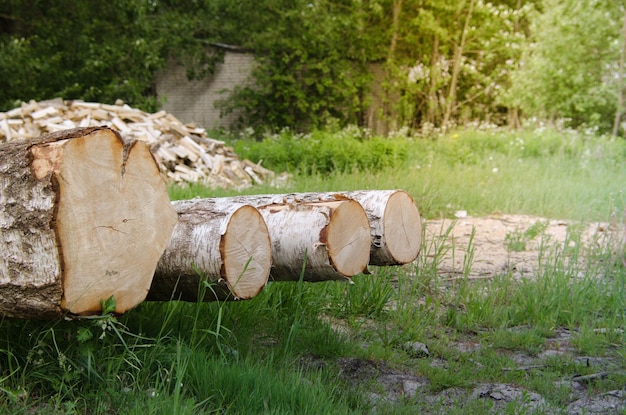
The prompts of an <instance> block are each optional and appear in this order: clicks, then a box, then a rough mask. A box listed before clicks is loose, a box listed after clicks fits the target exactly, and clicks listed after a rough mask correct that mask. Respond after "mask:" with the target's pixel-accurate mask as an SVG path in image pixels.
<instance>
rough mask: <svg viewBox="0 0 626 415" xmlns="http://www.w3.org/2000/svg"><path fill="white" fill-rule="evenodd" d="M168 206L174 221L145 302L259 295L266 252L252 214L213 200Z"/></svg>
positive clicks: (264, 234)
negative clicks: (174, 212)
mask: <svg viewBox="0 0 626 415" xmlns="http://www.w3.org/2000/svg"><path fill="white" fill-rule="evenodd" d="M172 205H173V206H174V209H175V210H176V212H177V213H178V218H179V221H178V224H177V225H176V227H175V228H174V232H173V235H172V239H171V240H170V243H169V245H168V247H167V248H166V249H165V252H164V253H163V256H162V257H161V259H160V260H159V262H158V264H157V269H156V273H155V275H154V279H153V281H152V286H151V287H150V291H149V293H148V297H147V299H148V300H149V301H168V300H182V301H192V302H195V301H223V300H237V299H242V300H243V299H249V298H252V297H254V296H255V295H257V294H258V293H259V292H260V291H261V290H262V289H263V287H264V286H265V284H266V283H267V280H268V278H269V273H270V267H271V262H272V249H271V243H270V236H269V231H268V228H267V225H266V224H265V221H264V220H263V217H262V216H261V214H260V213H259V211H258V210H257V209H256V208H254V207H252V206H250V205H242V204H231V205H220V204H219V203H217V201H216V199H193V200H186V201H177V202H173V203H172ZM205 284H208V286H207V287H206V290H205V289H204V288H203V285H205Z"/></svg>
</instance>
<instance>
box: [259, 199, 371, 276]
mask: <svg viewBox="0 0 626 415" xmlns="http://www.w3.org/2000/svg"><path fill="white" fill-rule="evenodd" d="M258 209H259V212H261V214H262V215H263V218H264V219H265V222H266V223H267V227H268V229H269V232H270V239H271V241H272V261H273V263H272V270H271V271H270V279H272V280H274V281H298V280H299V278H300V276H301V274H302V279H303V280H304V281H309V282H316V281H328V280H349V279H350V277H352V276H354V275H356V274H358V273H359V272H362V271H365V270H366V269H367V263H368V261H369V246H370V237H369V224H368V220H367V215H366V214H365V211H364V210H363V207H361V205H360V204H358V203H357V202H355V201H353V200H342V201H330V202H292V203H281V204H271V205H263V206H259V207H258Z"/></svg>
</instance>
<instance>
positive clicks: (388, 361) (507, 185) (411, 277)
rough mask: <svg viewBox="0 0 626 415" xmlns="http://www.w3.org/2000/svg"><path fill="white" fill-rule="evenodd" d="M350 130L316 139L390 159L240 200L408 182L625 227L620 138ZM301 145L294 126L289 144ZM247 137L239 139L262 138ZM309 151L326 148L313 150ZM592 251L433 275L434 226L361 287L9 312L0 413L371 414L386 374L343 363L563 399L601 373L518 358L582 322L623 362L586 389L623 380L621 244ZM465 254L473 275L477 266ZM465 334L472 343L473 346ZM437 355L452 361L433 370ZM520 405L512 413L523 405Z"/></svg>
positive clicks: (283, 287) (317, 169)
mask: <svg viewBox="0 0 626 415" xmlns="http://www.w3.org/2000/svg"><path fill="white" fill-rule="evenodd" d="M319 134H321V133H319ZM342 134H343V135H342V136H340V137H339V136H338V137H334V136H328V134H326V135H324V134H321V135H320V136H319V137H318V138H317V139H318V141H320V142H321V143H322V144H323V148H324V151H326V153H324V154H325V156H324V157H334V155H333V154H334V153H333V151H335V149H336V148H337V147H338V143H341V141H340V140H346V139H348V138H347V137H346V135H349V134H353V135H357V137H352V138H349V139H350V140H353V141H354V142H352V143H351V144H350V146H346V147H345V148H343V149H341V151H342V152H346V151H347V152H348V153H350V151H352V152H355V154H358V155H359V156H360V157H364V156H363V154H364V153H363V152H364V151H378V152H380V155H381V157H380V158H379V159H380V160H381V161H379V163H380V165H375V166H374V165H367V166H365V167H363V166H361V165H350V164H349V160H350V157H344V158H343V159H342V160H343V162H344V163H346V164H345V165H343V168H342V169H340V170H334V169H335V167H334V166H333V168H332V169H330V170H327V171H324V172H322V167H323V166H322V165H320V166H318V165H314V166H310V168H308V170H307V169H305V168H304V167H303V165H302V163H304V162H301V163H300V164H299V165H297V166H291V167H290V168H291V169H292V170H291V173H292V174H293V179H292V181H291V182H290V184H289V186H288V187H286V188H281V189H276V188H273V187H271V186H266V187H255V188H251V189H247V190H246V191H245V193H248V194H254V193H270V192H273V193H282V192H293V191H332V190H351V189H367V188H370V189H374V188H402V189H406V190H407V191H409V192H410V193H411V194H412V195H413V196H414V198H415V199H416V201H417V203H418V206H419V208H420V210H421V213H422V215H423V216H425V217H439V216H451V215H452V213H453V212H454V211H455V210H457V209H465V210H468V211H469V213H470V214H472V215H483V214H488V213H492V212H496V211H500V212H503V213H526V214H535V215H540V216H544V217H552V218H563V219H573V220H580V221H583V222H587V221H591V220H608V219H609V217H610V215H611V214H612V213H617V218H618V222H619V225H620V226H624V224H623V222H622V218H623V212H624V208H625V207H624V199H623V196H622V193H623V191H624V190H626V168H625V167H624V166H625V165H626V163H624V159H626V150H625V149H626V146H625V144H624V143H623V142H620V141H611V140H609V139H606V138H603V137H587V136H583V135H580V134H575V133H571V132H568V133H557V132H554V131H542V132H506V131H505V132H493V131H489V132H475V131H460V132H457V133H454V134H451V135H449V136H445V137H441V138H439V139H437V140H432V139H422V138H406V137H404V138H402V137H400V138H394V139H393V140H397V141H398V142H395V141H394V142H392V143H391V144H389V145H388V146H382V145H380V144H377V142H375V143H374V144H375V145H374V144H372V142H370V141H368V140H371V139H369V138H367V137H366V136H360V135H358V134H357V133H356V132H355V131H351V130H348V131H346V132H343V133H342ZM320 137H321V138H320ZM289 139H290V137H289V136H287V135H284V136H282V137H280V138H279V139H277V141H278V142H279V143H283V144H284V142H287V141H288V140H289ZM280 140H283V141H280ZM297 140H299V142H298V145H299V146H300V147H298V151H299V152H307V151H311V152H313V151H318V152H319V150H320V148H321V147H320V146H322V144H318V145H317V147H316V146H311V149H309V148H308V147H307V146H306V145H305V144H306V143H303V142H302V141H303V138H302V137H299V138H297ZM297 140H296V141H297ZM333 140H334V141H333ZM333 143H334V145H333ZM359 143H360V144H359ZM238 145H239V146H240V147H239V148H240V149H241V150H243V149H244V147H245V145H248V146H253V145H257V144H256V143H253V142H251V141H244V142H241V143H240V144H238ZM275 145H276V143H270V144H267V143H261V144H258V146H259V148H256V149H255V150H254V151H256V152H257V153H258V154H259V155H260V156H263V157H264V159H265V160H266V162H265V163H269V160H270V159H269V158H267V157H266V155H265V153H263V151H268V152H272V151H276V147H275ZM294 145H295V144H294ZM359 145H362V146H363V147H358V146H359ZM264 146H267V148H265V147H264ZM377 146H378V147H377ZM385 149H404V150H402V151H403V152H400V153H397V154H396V153H394V152H393V151H388V150H385ZM250 151H251V150H250ZM251 154H253V153H252V152H250V153H245V151H244V152H243V154H241V156H242V157H246V158H248V157H250V155H251ZM348 155H349V154H348ZM306 157H310V158H306ZM385 157H388V158H389V159H388V160H387V159H385ZM373 159H376V158H372V160H373ZM302 160H315V159H314V158H313V156H312V155H308V156H307V155H306V154H305V155H303V158H302ZM255 161H257V160H255ZM283 162H284V161H283ZM324 166H325V165H324ZM266 167H273V166H271V165H268V164H266ZM285 167H289V166H286V165H285ZM494 168H497V169H498V170H497V172H494V170H493V169H494ZM303 171H306V174H304V173H303ZM232 194H239V193H236V192H233V191H224V190H212V189H205V188H201V187H186V188H180V187H172V188H170V196H171V197H172V199H184V198H191V197H194V196H197V195H199V196H227V195H232ZM572 229H573V232H572V233H571V235H570V238H572V239H573V240H575V241H576V240H578V238H580V232H576V228H575V227H572ZM449 231H450V229H441V230H440V233H441V234H444V235H445V234H446V233H447V232H449ZM542 233H543V229H542V222H540V221H539V222H537V224H536V226H535V227H532V229H531V230H527V231H525V232H518V233H511V235H510V238H509V241H508V242H509V243H510V247H509V249H511V250H515V249H523V246H522V245H524V244H525V243H527V242H529V241H537V240H539V239H540V238H541V234H542ZM581 246H582V245H581V244H578V243H576V244H571V246H570V244H568V243H567V242H566V243H565V244H564V245H563V246H551V245H546V246H545V247H543V248H542V252H541V255H542V261H541V264H542V267H541V269H540V272H539V275H538V276H537V278H535V279H526V280H523V281H518V280H515V279H513V278H512V276H511V275H508V274H506V273H503V274H502V275H499V276H497V277H495V278H493V279H483V280H475V281H473V280H470V279H468V278H460V279H458V280H455V281H449V280H445V279H442V278H440V277H439V276H438V272H437V270H438V266H439V264H440V260H441V257H442V255H443V254H444V253H446V252H449V251H450V250H452V249H454V247H453V246H451V245H448V244H447V243H446V242H445V238H443V237H442V238H431V239H429V238H426V237H425V238H424V239H423V247H422V253H421V255H420V257H419V259H418V261H416V263H414V264H410V265H406V266H403V267H380V268H378V267H373V269H372V272H373V273H372V274H371V275H358V276H356V277H355V278H354V282H355V284H342V283H316V284H307V283H303V282H297V283H296V282H294V283H269V284H268V286H267V287H265V289H264V290H263V291H262V292H261V293H260V294H259V295H258V296H257V297H255V298H253V299H251V300H247V301H237V302H222V303H184V302H165V303H144V304H142V305H140V306H139V307H137V308H136V309H134V310H131V311H130V312H128V313H126V314H125V315H123V316H121V317H119V318H116V317H112V316H109V315H105V316H102V317H99V318H92V319H85V320H78V321H63V320H59V321H47V322H41V321H21V320H9V319H5V320H2V321H1V322H0V413H6V414H20V413H21V414H33V413H38V414H39V413H41V414H84V413H90V414H113V413H115V414H144V413H156V414H160V413H162V414H242V413H250V414H257V413H267V414H288V413H289V414H292V413H299V414H300V413H301V414H350V413H355V414H361V413H367V412H368V411H370V410H372V407H373V405H374V404H373V403H372V401H371V399H370V398H369V397H370V396H371V395H370V392H372V391H376V390H377V388H378V387H379V385H377V384H376V381H375V379H372V378H367V377H363V378H362V379H360V380H361V382H360V383H359V384H358V385H355V384H354V383H352V382H350V381H349V380H348V379H349V378H350V376H349V375H351V372H349V370H348V369H346V368H345V367H343V366H342V364H341V361H342V358H358V359H363V361H367V362H373V364H375V365H381V364H383V363H384V364H385V365H387V366H388V367H390V368H395V369H397V370H398V371H401V372H403V373H413V374H419V376H422V377H424V378H425V379H427V381H428V382H429V385H428V388H427V391H428V392H429V393H438V392H441V391H445V390H447V389H448V388H459V389H460V390H470V389H471V388H472V387H473V386H474V385H475V384H476V383H478V382H503V383H509V384H515V385H519V386H521V387H524V388H526V389H527V390H529V391H535V392H537V393H540V394H541V395H542V396H544V398H545V399H546V400H547V401H548V402H549V403H550V404H552V405H554V406H556V407H559V406H562V405H565V404H567V402H568V399H569V398H568V396H569V392H571V391H570V390H569V388H568V387H567V386H559V387H555V383H554V382H555V381H558V380H560V379H564V378H568V377H571V376H574V375H581V374H591V373H593V372H594V370H596V368H594V367H587V366H584V365H581V364H579V363H577V362H576V361H574V360H572V357H571V356H570V355H567V354H564V355H557V356H553V357H550V358H549V359H547V360H545V361H544V365H543V366H542V367H538V368H529V369H526V370H523V369H522V370H520V369H519V368H518V367H517V366H518V364H517V363H516V362H515V361H514V359H513V357H512V356H513V354H514V353H525V354H528V355H529V356H538V355H539V354H540V353H541V352H542V351H543V350H545V349H546V347H547V345H548V344H549V343H550V342H554V341H555V336H556V335H557V333H558V331H559V330H569V332H570V333H572V336H571V340H570V341H569V343H570V344H568V345H567V347H571V348H572V349H573V350H574V352H575V353H578V354H580V355H584V356H592V357H593V356H598V357H605V358H607V357H608V358H613V359H615V361H616V362H618V363H617V365H618V367H617V368H613V369H611V370H610V371H609V375H608V376H607V377H606V378H603V379H601V380H598V381H595V382H594V383H593V384H592V389H593V390H594V391H599V392H602V391H609V390H614V389H619V388H621V387H622V386H623V385H624V384H625V383H626V374H625V373H626V346H625V344H626V341H625V340H626V339H625V335H624V328H625V327H626V269H625V268H624V266H623V264H622V262H621V257H620V256H619V253H620V252H623V249H624V247H620V248H618V249H617V250H615V249H612V248H611V247H609V246H608V245H603V244H599V245H596V246H594V247H592V248H591V249H590V250H589V251H583V250H582V248H580V247H581ZM469 251H470V254H469V255H468V256H467V257H466V263H465V266H464V275H463V276H464V277H467V275H469V270H470V269H471V266H472V256H471V251H472V250H471V249H470V250H469ZM568 258H589V260H588V261H586V262H582V263H578V262H576V261H571V260H568ZM408 341H420V342H424V343H427V344H428V347H429V349H430V353H431V356H430V357H429V358H426V359H414V358H412V357H410V356H409V355H408V354H407V352H406V351H405V350H404V349H403V347H402V346H403V345H404V344H405V343H406V342H408ZM458 343H467V344H474V345H476V346H477V347H476V348H475V349H473V350H470V351H466V352H464V351H460V350H459V348H458V347H457V346H455V345H456V344H458ZM563 347H565V346H563ZM436 360H441V361H444V362H445V365H444V366H441V365H435V364H433V362H434V361H436ZM347 370H348V372H346V371H347ZM355 376H356V375H355ZM488 406H489V403H487V402H484V401H474V402H465V401H462V400H460V401H458V404H457V405H456V406H455V405H452V406H450V405H441V406H440V405H439V404H438V403H428V402H426V401H424V400H423V399H422V397H421V396H420V395H418V396H416V397H415V398H413V399H404V400H401V401H400V402H398V403H396V404H393V405H387V406H385V405H383V404H378V405H377V410H378V412H379V413H398V414H402V413H407V414H408V413H416V411H417V412H420V411H423V412H427V411H430V413H464V414H467V413H469V414H480V413H484V411H485V410H486V409H487V407H488ZM509 406H510V407H507V408H506V412H507V413H519V412H516V408H515V406H514V405H509ZM518 409H519V408H518Z"/></svg>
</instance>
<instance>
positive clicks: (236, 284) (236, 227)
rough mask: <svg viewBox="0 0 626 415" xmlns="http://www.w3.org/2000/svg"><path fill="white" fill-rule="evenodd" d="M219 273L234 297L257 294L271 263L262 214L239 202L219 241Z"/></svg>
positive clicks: (266, 277) (241, 297)
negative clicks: (220, 268)
mask: <svg viewBox="0 0 626 415" xmlns="http://www.w3.org/2000/svg"><path fill="white" fill-rule="evenodd" d="M220 252H221V255H222V260H223V266H222V275H223V278H224V280H225V282H226V284H227V285H228V288H229V290H230V292H231V293H232V295H233V296H234V297H235V298H236V299H249V298H252V297H254V296H255V295H257V294H258V293H259V292H260V291H261V289H262V288H263V287H264V286H265V284H266V283H267V280H268V277H269V273H270V267H271V263H272V255H271V252H272V250H271V245H270V238H269V231H268V229H267V225H266V224H265V221H264V220H263V216H261V214H260V213H259V211H258V210H256V209H255V208H254V207H252V206H242V207H240V208H239V209H237V210H236V211H235V212H234V213H233V214H232V216H231V218H230V222H229V223H228V228H227V231H226V233H225V234H224V236H223V237H222V241H221V244H220Z"/></svg>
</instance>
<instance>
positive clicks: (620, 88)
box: [613, 11, 626, 136]
mask: <svg viewBox="0 0 626 415" xmlns="http://www.w3.org/2000/svg"><path fill="white" fill-rule="evenodd" d="M625 61H626V11H624V19H623V21H622V49H621V52H620V55H619V69H618V71H619V78H618V81H617V108H616V109H615V120H614V121H613V135H614V136H617V135H618V134H619V125H620V120H621V118H622V113H623V112H624V66H625V64H624V62H625Z"/></svg>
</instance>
